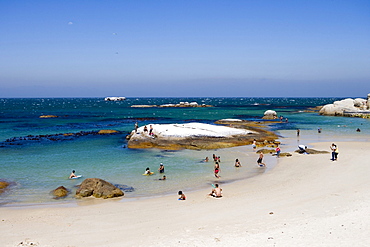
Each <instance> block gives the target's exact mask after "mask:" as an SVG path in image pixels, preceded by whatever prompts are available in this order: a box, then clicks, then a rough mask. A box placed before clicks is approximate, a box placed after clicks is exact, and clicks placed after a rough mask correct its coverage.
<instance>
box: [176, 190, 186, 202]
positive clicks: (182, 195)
mask: <svg viewBox="0 0 370 247" xmlns="http://www.w3.org/2000/svg"><path fill="white" fill-rule="evenodd" d="M177 194H178V195H179V196H180V197H179V199H177V200H180V201H184V200H186V196H185V194H184V193H182V191H181V190H180V191H179V192H178V193H177Z"/></svg>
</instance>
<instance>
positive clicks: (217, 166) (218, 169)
mask: <svg viewBox="0 0 370 247" xmlns="http://www.w3.org/2000/svg"><path fill="white" fill-rule="evenodd" d="M214 171H215V177H216V178H220V175H218V173H219V172H220V165H219V164H218V162H215V170H214Z"/></svg>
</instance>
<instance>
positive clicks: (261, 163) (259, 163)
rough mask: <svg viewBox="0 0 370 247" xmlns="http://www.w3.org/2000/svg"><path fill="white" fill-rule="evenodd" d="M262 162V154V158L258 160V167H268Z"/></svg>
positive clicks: (261, 154) (261, 155)
mask: <svg viewBox="0 0 370 247" xmlns="http://www.w3.org/2000/svg"><path fill="white" fill-rule="evenodd" d="M262 160H263V153H262V152H260V156H259V158H258V160H257V164H258V166H261V167H262V166H266V164H265V163H263V162H262Z"/></svg>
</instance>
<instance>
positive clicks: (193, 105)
mask: <svg viewBox="0 0 370 247" xmlns="http://www.w3.org/2000/svg"><path fill="white" fill-rule="evenodd" d="M131 107H134V108H148V107H212V106H211V105H206V104H201V105H199V104H198V103H197V102H190V103H189V102H180V103H178V104H163V105H132V106H131Z"/></svg>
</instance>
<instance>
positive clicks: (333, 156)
mask: <svg viewBox="0 0 370 247" xmlns="http://www.w3.org/2000/svg"><path fill="white" fill-rule="evenodd" d="M330 150H331V160H332V161H334V160H337V156H338V154H337V153H336V152H337V145H335V144H334V143H332V144H331V146H330Z"/></svg>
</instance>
